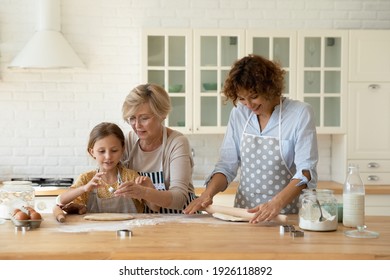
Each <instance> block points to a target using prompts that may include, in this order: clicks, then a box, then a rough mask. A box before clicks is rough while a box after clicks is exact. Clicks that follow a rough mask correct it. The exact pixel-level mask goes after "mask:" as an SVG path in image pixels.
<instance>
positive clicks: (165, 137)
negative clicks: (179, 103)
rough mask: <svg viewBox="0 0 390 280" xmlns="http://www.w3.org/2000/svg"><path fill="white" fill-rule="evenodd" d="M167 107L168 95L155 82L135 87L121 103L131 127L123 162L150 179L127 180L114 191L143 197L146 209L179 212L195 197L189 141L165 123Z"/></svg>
mask: <svg viewBox="0 0 390 280" xmlns="http://www.w3.org/2000/svg"><path fill="white" fill-rule="evenodd" d="M170 110H171V104H170V99H169V95H168V94H167V92H166V91H165V90H164V89H163V88H162V87H160V86H158V85H155V84H143V85H139V86H137V87H135V88H134V89H133V90H132V91H131V92H130V93H129V94H128V96H127V97H126V99H125V102H124V104H123V107H122V113H123V119H124V120H125V121H126V122H127V123H128V124H130V125H131V128H132V130H131V131H130V132H129V134H128V135H126V143H125V153H124V156H123V164H124V165H125V166H126V167H127V168H131V169H134V170H137V171H138V173H139V174H140V175H141V176H145V177H148V178H150V180H149V179H147V180H144V181H143V183H141V184H135V183H132V182H126V183H124V184H122V185H121V187H120V188H119V189H118V190H117V191H116V195H126V196H130V197H132V198H135V199H139V200H143V201H145V203H146V205H147V206H146V209H145V212H147V213H150V212H159V213H182V210H183V209H184V208H185V207H186V206H187V205H188V204H189V203H190V202H191V201H192V200H193V199H194V198H195V193H194V186H193V184H192V168H193V160H192V155H191V148H190V144H189V141H188V139H187V138H186V137H185V136H184V135H183V134H181V133H180V132H178V131H175V130H172V129H170V128H168V127H165V126H164V120H165V118H166V117H167V115H168V114H169V112H170Z"/></svg>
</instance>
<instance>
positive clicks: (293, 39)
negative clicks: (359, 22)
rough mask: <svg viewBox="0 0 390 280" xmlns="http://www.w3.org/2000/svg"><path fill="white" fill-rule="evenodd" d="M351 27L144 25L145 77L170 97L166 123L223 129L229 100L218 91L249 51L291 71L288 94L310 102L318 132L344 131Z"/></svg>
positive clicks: (187, 127) (183, 128) (191, 129)
mask: <svg viewBox="0 0 390 280" xmlns="http://www.w3.org/2000/svg"><path fill="white" fill-rule="evenodd" d="M347 34H348V33H347V31H340V30H327V31H310V32H309V31H307V32H298V31H294V30H290V31H275V30H270V31H264V30H241V29H218V30H212V29H195V30H190V29H184V30H180V29H178V30H172V29H171V30H165V29H157V30H144V32H143V46H145V47H144V48H143V53H142V67H143V70H142V73H143V75H142V77H143V81H144V82H149V83H150V82H154V83H158V84H160V85H163V86H164V87H165V89H166V90H167V91H168V92H169V94H170V96H171V98H172V105H173V110H172V113H171V114H170V115H169V117H168V118H167V120H166V122H167V125H169V126H170V127H174V128H175V129H177V130H179V131H182V132H183V133H224V132H225V128H226V125H227V122H228V118H229V114H230V110H231V109H232V104H231V103H230V102H228V103H226V102H225V99H224V97H223V96H222V95H221V89H222V87H223V82H224V80H225V78H226V76H227V74H228V72H229V70H230V68H231V65H232V64H233V63H234V62H235V61H236V60H237V59H239V58H241V57H243V56H244V55H247V54H249V53H255V54H259V55H262V56H265V57H267V58H269V59H272V60H275V61H277V62H279V63H280V64H281V66H282V67H283V69H284V70H285V71H286V79H285V90H284V92H283V94H284V95H285V96H287V97H290V98H292V99H296V98H298V99H300V100H303V101H305V102H308V103H310V104H311V105H312V106H313V108H314V110H315V114H316V122H317V132H318V133H344V132H345V110H344V106H345V105H344V104H345V101H344V99H345V98H344V95H345V94H346V79H347V74H346V71H345V70H346V61H347V58H346V53H347V52H346V50H347V43H348V36H347Z"/></svg>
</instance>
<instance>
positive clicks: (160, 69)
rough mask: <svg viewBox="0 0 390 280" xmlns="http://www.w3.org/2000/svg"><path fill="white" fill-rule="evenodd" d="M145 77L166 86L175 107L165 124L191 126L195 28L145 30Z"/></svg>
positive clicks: (179, 127)
mask: <svg viewBox="0 0 390 280" xmlns="http://www.w3.org/2000/svg"><path fill="white" fill-rule="evenodd" d="M143 46H145V47H144V48H143V55H142V58H143V61H142V65H143V68H144V70H143V73H142V74H143V81H144V82H145V83H156V84H159V85H161V86H162V87H164V88H165V90H166V91H167V92H168V94H169V96H170V98H171V104H172V111H171V112H170V114H169V115H168V117H167V119H166V125H167V126H169V127H174V128H175V129H177V130H181V131H182V132H190V131H191V130H192V102H191V101H192V97H191V94H192V91H191V89H192V80H191V76H192V59H191V56H192V32H191V31H189V30H166V29H164V30H144V31H143Z"/></svg>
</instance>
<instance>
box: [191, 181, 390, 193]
mask: <svg viewBox="0 0 390 280" xmlns="http://www.w3.org/2000/svg"><path fill="white" fill-rule="evenodd" d="M237 187H238V182H232V183H231V184H230V185H229V187H228V188H227V189H226V190H225V191H224V192H222V193H220V194H235V193H236V189H237ZM317 187H318V188H319V189H329V190H332V191H333V192H334V194H342V193H343V184H340V183H336V182H333V181H319V182H318V184H317ZM365 188H366V194H390V185H366V186H365ZM204 189H205V188H196V189H195V192H196V194H197V195H200V194H201V193H202V192H203V191H204Z"/></svg>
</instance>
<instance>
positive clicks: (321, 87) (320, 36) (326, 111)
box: [297, 30, 348, 134]
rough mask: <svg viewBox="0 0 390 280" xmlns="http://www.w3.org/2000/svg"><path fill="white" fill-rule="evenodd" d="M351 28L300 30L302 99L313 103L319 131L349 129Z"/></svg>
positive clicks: (299, 55)
mask: <svg viewBox="0 0 390 280" xmlns="http://www.w3.org/2000/svg"><path fill="white" fill-rule="evenodd" d="M347 50H348V31H343V30H323V31H318V30H316V31H299V32H298V54H297V57H298V87H297V90H298V99H300V100H303V101H305V102H307V103H309V104H311V105H312V107H313V109H314V112H315V116H316V126H317V131H318V132H319V133H331V134H335V133H345V130H346V129H345V126H346V110H345V109H344V108H345V105H346V97H347V95H348V91H347V90H348V86H347V70H348V52H347Z"/></svg>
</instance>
